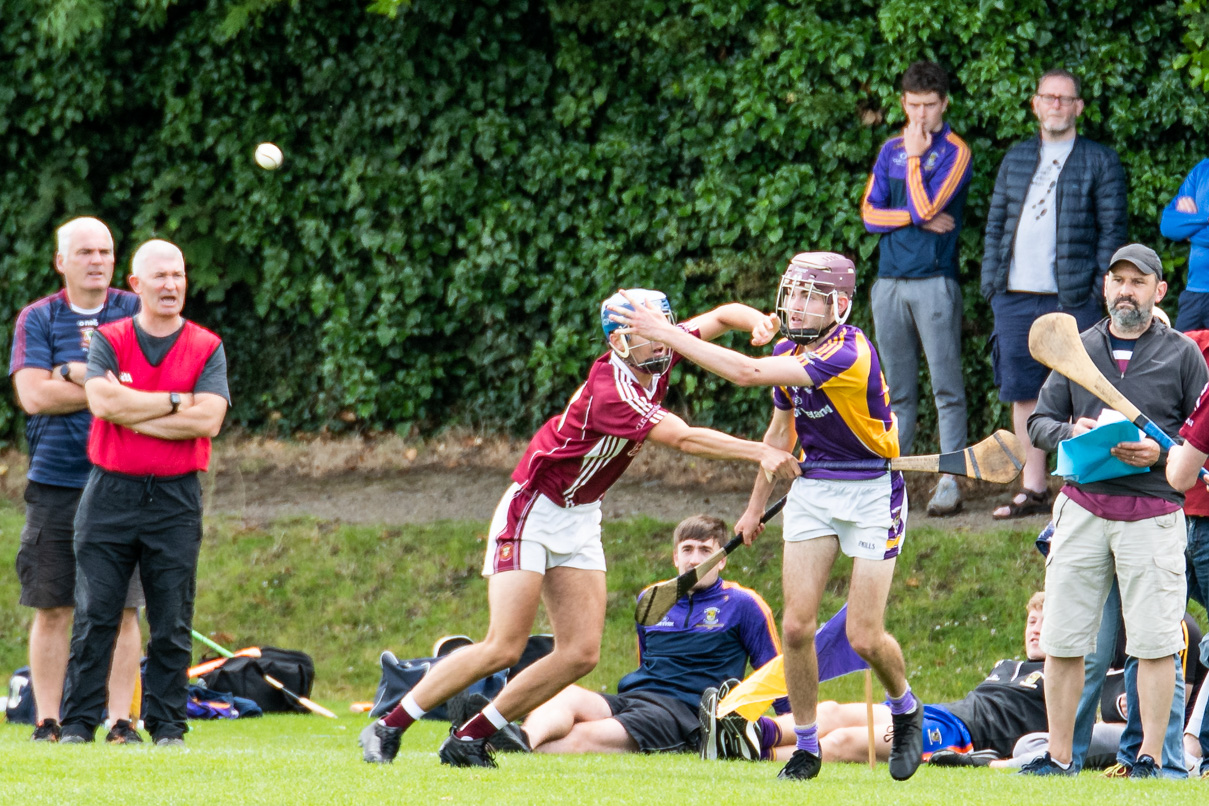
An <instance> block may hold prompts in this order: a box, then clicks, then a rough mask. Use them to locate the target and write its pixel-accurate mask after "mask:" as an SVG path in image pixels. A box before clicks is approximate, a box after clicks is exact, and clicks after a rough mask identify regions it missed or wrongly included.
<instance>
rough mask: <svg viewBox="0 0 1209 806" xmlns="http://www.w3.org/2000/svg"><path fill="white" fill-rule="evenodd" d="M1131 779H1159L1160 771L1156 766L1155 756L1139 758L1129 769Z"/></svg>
mask: <svg viewBox="0 0 1209 806" xmlns="http://www.w3.org/2000/svg"><path fill="white" fill-rule="evenodd" d="M1129 777H1130V778H1158V777H1159V769H1158V767H1156V766H1155V764H1154V757H1153V756H1138V760H1137V761H1135V762H1134V763H1133V766H1132V767H1130V768H1129Z"/></svg>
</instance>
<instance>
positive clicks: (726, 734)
mask: <svg viewBox="0 0 1209 806" xmlns="http://www.w3.org/2000/svg"><path fill="white" fill-rule="evenodd" d="M718 733H719V734H720V735H721V737H722V739H721V742H720V745H721V750H720V752H719V757H720V758H727V759H736V758H738V759H743V760H744V761H759V760H760V726H759V725H757V724H756V723H755V722H749V721H748V720H746V719H744V718H743V716H742V715H740V714H737V713H730V714H727V715H726V716H724V717H722V718H721V719H719V720H718Z"/></svg>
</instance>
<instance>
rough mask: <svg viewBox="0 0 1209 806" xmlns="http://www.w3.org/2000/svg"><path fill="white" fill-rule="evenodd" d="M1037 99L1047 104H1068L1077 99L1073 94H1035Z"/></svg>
mask: <svg viewBox="0 0 1209 806" xmlns="http://www.w3.org/2000/svg"><path fill="white" fill-rule="evenodd" d="M1034 97H1036V99H1037V100H1038V101H1040V102H1041V103H1043V104H1047V105H1049V106H1055V105H1057V106H1070V105H1072V104H1073V103H1074V102H1075V101H1077V100H1079V99H1078V98H1076V97H1075V96H1073V95H1036V96H1034Z"/></svg>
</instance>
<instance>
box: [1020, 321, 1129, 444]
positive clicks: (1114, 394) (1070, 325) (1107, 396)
mask: <svg viewBox="0 0 1209 806" xmlns="http://www.w3.org/2000/svg"><path fill="white" fill-rule="evenodd" d="M1028 350H1029V352H1030V353H1032V356H1033V358H1035V359H1037V360H1038V361H1039V362H1041V363H1042V364H1045V365H1046V366H1047V367H1049V368H1050V369H1052V370H1054V371H1055V372H1057V373H1058V374H1060V375H1062V376H1064V377H1066V378H1069V379H1070V380H1072V381H1074V382H1075V383H1077V384H1079V386H1082V387H1083V388H1084V389H1086V390H1087V391H1089V392H1091V393H1092V394H1093V395H1095V396H1096V397H1098V398H1099V399H1100V400H1102V401H1104V403H1106V404H1108V406H1109V408H1112V409H1115V410H1117V411H1119V412H1120V413H1121V414H1123V415H1125V418H1126V419H1127V420H1129V421H1130V422H1135V421H1136V420H1137V419H1138V418H1139V417H1141V416H1142V412H1141V411H1140V410H1139V409H1138V407H1137V406H1135V405H1134V404H1133V403H1131V402H1129V399H1128V398H1126V397H1125V395H1123V394H1121V392H1120V391H1119V390H1118V389H1117V388H1116V387H1115V386H1113V385H1112V384H1111V383H1109V382H1108V379H1107V378H1105V377H1104V374H1103V373H1102V372H1100V369H1099V367H1097V366H1096V365H1095V363H1094V362H1093V361H1092V360H1091V356H1089V355H1088V354H1087V350H1086V348H1084V346H1083V340H1082V339H1081V338H1079V325H1078V324H1077V323H1076V322H1075V317H1073V316H1071V315H1070V314H1068V313H1047V314H1046V315H1045V316H1042V317H1039V318H1038V319H1037V321H1035V322H1033V326H1032V327H1031V328H1029V332H1028Z"/></svg>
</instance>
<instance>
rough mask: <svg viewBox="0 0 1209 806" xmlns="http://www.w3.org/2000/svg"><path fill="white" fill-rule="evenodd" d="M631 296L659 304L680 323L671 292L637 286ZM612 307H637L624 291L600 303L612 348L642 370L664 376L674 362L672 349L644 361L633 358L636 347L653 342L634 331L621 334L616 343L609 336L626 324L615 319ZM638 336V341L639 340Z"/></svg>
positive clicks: (607, 337) (632, 308)
mask: <svg viewBox="0 0 1209 806" xmlns="http://www.w3.org/2000/svg"><path fill="white" fill-rule="evenodd" d="M629 294H630V296H632V297H635V298H636V299H638V300H639V301H640V302H643V303H655V305H656V306H657V307H658V308H659V310H661V311H662V312H663V315H664V317H665V318H666V319H667V320H668V321H669V322H670V323H672V324H673V325H674V324H676V314H675V313H674V312H673V311H672V305H671V303H670V302H668V299H667V295H665V294H664V293H663V292H661V291H650V290H648V289H645V288H635V289H632V290H631V291H630V292H629ZM610 307H616V308H628V309H630V310H631V311H632V310H634V306H633V305H631V304H630V301H629V300H627V299H626V298H625V297H623V296H622V295H621V294H620V293H618V294H614V295H613V296H611V297H609V298H608V299H607V300H605V301H604V302H603V303H601V306H600V326H601V329H602V330H603V331H604V336H605V341H606V342H608V344H609V348H610V349H611V350H612V351H613V352H615V353H617V356H618V357H619V358H621V359H622V360H624V361H625V362H626V363H627V364H629V365H630V366H631V367H634V368H636V369H640V370H642V371H643V372H649V373H650V374H652V375H662V374H663V373H665V372H667V370H668V367H669V366H671V363H672V351H671V350H667V351H666V352H665V353H664V354H663V355H660V356H651V357H650V358H647V359H646V360H644V361H638V360H636V359H635V358H634V357H633V353H634V351H635V350H637V349H639V348H641V347H643V346H645V345H647V344H651V343H652V342H650V341H648V340H646V339H642V338H641V337H636V336H634V335H632V334H624V333H623V334H621V346H620V347H617V346H614V344H613V342H612V341H611V340H610V339H609V337H610V336H612V335H613V332H614V331H616V330H619V329H620V328H621V327H622V324H621V323H620V322H614V321H613V319H612V317H611V313H612V312H611V311H610V310H609V308H610ZM635 339H637V340H635Z"/></svg>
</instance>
